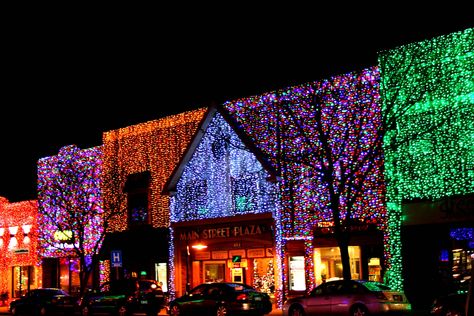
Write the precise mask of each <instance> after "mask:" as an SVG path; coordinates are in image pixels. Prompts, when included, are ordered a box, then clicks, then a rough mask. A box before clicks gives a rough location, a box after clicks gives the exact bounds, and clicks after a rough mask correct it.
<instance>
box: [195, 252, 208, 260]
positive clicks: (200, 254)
mask: <svg viewBox="0 0 474 316" xmlns="http://www.w3.org/2000/svg"><path fill="white" fill-rule="evenodd" d="M209 259H211V252H209V251H196V252H195V253H194V260H209Z"/></svg>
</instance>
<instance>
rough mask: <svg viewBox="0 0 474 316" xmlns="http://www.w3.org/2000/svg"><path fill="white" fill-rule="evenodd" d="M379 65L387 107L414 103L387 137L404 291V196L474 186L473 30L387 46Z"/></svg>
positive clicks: (397, 264)
mask: <svg viewBox="0 0 474 316" xmlns="http://www.w3.org/2000/svg"><path fill="white" fill-rule="evenodd" d="M379 65H380V69H381V73H382V77H381V80H382V85H381V89H382V90H381V95H382V106H383V107H384V108H385V109H387V108H390V107H393V108H394V109H397V108H402V107H403V106H404V105H405V104H413V106H411V107H410V108H409V109H408V111H407V112H406V113H404V115H403V116H401V117H400V118H399V119H398V120H397V124H396V128H394V129H393V130H391V131H389V132H388V133H387V135H386V139H385V161H386V178H387V181H388V183H389V184H390V185H389V186H388V188H387V200H388V203H387V207H388V211H389V214H390V218H389V221H388V223H389V226H388V230H387V231H388V234H387V236H386V237H387V239H386V242H387V247H388V248H389V249H390V251H388V252H389V254H390V256H389V258H388V266H389V269H390V273H389V274H388V278H387V279H388V282H389V283H390V284H391V285H392V286H393V287H395V288H399V289H400V288H402V285H403V278H402V256H401V246H402V245H401V240H400V227H401V223H402V208H401V204H402V201H403V200H415V199H423V200H425V199H426V200H436V199H440V198H445V197H449V196H453V195H464V194H468V193H472V192H474V137H473V135H474V80H473V78H474V29H472V28H471V29H467V30H464V31H461V32H456V33H452V34H449V35H445V36H440V37H436V38H433V39H430V40H425V41H421V42H418V43H413V44H409V45H405V46H402V47H399V48H396V49H393V50H389V51H386V52H384V53H382V54H380V56H379ZM402 70H403V71H402ZM407 140H408V141H407ZM394 144H397V145H396V146H394Z"/></svg>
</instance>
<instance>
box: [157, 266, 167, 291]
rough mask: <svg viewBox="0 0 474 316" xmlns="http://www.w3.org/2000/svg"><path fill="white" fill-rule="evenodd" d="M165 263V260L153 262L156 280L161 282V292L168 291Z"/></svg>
mask: <svg viewBox="0 0 474 316" xmlns="http://www.w3.org/2000/svg"><path fill="white" fill-rule="evenodd" d="M167 271H168V269H167V264H166V263H165V262H160V263H155V275H156V281H158V283H159V284H161V289H162V290H163V292H168V282H167V281H168V273H167Z"/></svg>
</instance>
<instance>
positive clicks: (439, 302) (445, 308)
mask: <svg viewBox="0 0 474 316" xmlns="http://www.w3.org/2000/svg"><path fill="white" fill-rule="evenodd" d="M466 300H467V293H462V294H457V293H456V294H449V295H445V296H440V297H438V298H436V299H435V301H434V302H433V305H432V306H431V311H430V313H431V314H432V315H436V316H448V315H449V316H464V311H465V310H466Z"/></svg>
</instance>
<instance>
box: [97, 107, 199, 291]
mask: <svg viewBox="0 0 474 316" xmlns="http://www.w3.org/2000/svg"><path fill="white" fill-rule="evenodd" d="M204 113H205V109H198V110H194V111H189V112H184V113H180V114H177V115H172V116H168V117H165V118H161V119H158V120H154V121H149V122H145V123H141V124H137V125H133V126H128V127H125V128H121V129H117V130H112V131H108V132H105V133H104V134H103V150H104V165H103V168H104V169H103V176H102V179H103V194H104V198H103V200H104V207H105V210H106V212H107V213H110V212H115V213H118V214H119V216H118V217H116V218H113V219H111V220H109V221H107V223H106V225H107V228H106V229H107V236H106V238H105V241H104V245H103V247H102V249H101V254H100V257H101V259H102V260H103V268H102V272H103V280H106V279H113V278H123V277H142V278H147V279H155V280H157V281H159V282H162V283H163V285H164V290H165V291H167V290H168V275H169V274H168V254H169V252H168V243H169V218H170V216H169V198H168V196H164V195H162V194H161V191H162V189H163V186H164V184H165V182H166V181H167V179H168V178H169V176H170V174H171V172H172V171H173V169H174V168H175V166H176V164H177V163H178V162H179V160H180V157H181V155H182V154H183V152H184V151H185V149H186V147H187V146H188V144H189V141H190V140H191V138H192V137H193V135H194V134H195V133H196V130H197V127H198V125H199V124H200V122H201V120H202V118H203V115H204ZM112 252H114V253H115V254H116V253H119V254H121V255H119V256H118V257H116V258H120V259H119V260H120V263H117V264H112V265H111V259H112ZM111 269H112V270H111Z"/></svg>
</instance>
